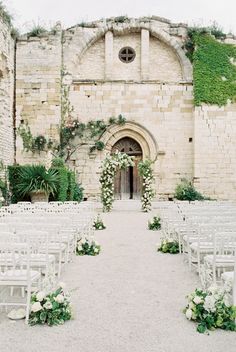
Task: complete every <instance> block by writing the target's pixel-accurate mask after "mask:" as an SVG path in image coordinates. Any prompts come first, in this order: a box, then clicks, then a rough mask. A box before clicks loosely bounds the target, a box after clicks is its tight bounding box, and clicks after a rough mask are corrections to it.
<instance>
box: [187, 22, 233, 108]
mask: <svg viewBox="0 0 236 352" xmlns="http://www.w3.org/2000/svg"><path fill="white" fill-rule="evenodd" d="M224 38H225V35H224V33H223V32H222V31H221V30H220V29H217V27H216V28H213V29H211V30H210V29H209V28H198V29H196V28H192V29H191V28H190V29H189V31H188V39H187V41H186V43H185V49H186V51H187V56H188V57H189V58H190V60H191V61H192V62H193V80H194V103H195V105H196V106H199V105H201V104H202V103H205V104H210V105H213V104H216V105H218V106H223V105H226V104H227V103H228V101H231V102H234V101H235V100H236V47H235V46H234V45H231V44H226V43H224V42H222V39H224Z"/></svg>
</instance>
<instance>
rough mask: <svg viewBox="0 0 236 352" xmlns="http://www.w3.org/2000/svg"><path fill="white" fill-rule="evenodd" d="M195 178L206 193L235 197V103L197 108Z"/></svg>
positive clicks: (219, 196) (197, 184) (220, 196)
mask: <svg viewBox="0 0 236 352" xmlns="http://www.w3.org/2000/svg"><path fill="white" fill-rule="evenodd" d="M194 134H195V135H194V149H195V150H194V156H195V170H194V176H195V178H194V180H195V185H196V187H197V188H198V189H199V190H200V191H202V192H203V193H204V194H207V195H209V196H210V197H212V198H217V199H236V104H229V105H228V106H226V107H217V106H206V105H203V106H202V107H198V108H196V109H195V123H194Z"/></svg>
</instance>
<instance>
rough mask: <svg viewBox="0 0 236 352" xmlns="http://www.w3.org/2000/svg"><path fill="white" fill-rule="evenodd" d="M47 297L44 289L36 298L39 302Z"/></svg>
mask: <svg viewBox="0 0 236 352" xmlns="http://www.w3.org/2000/svg"><path fill="white" fill-rule="evenodd" d="M45 297H46V294H45V292H44V291H39V292H38V293H37V295H36V299H37V301H39V302H42V301H43V300H44V298H45Z"/></svg>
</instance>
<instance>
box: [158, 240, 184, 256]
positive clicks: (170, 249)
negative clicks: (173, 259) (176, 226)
mask: <svg viewBox="0 0 236 352" xmlns="http://www.w3.org/2000/svg"><path fill="white" fill-rule="evenodd" d="M157 251H158V252H162V253H170V254H178V253H179V243H178V242H177V241H176V240H174V239H173V238H164V239H163V240H162V241H161V245H160V246H159V247H158V248H157Z"/></svg>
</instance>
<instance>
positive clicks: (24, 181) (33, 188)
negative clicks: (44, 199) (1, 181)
mask: <svg viewBox="0 0 236 352" xmlns="http://www.w3.org/2000/svg"><path fill="white" fill-rule="evenodd" d="M57 187H58V174H57V172H56V170H52V169H49V170H47V169H46V167H45V166H43V165H26V166H25V167H22V168H21V169H20V170H19V183H18V185H17V193H18V194H19V195H20V196H22V197H24V196H26V195H30V193H31V192H37V191H43V192H45V193H46V194H47V195H49V194H52V195H54V194H55V193H56V191H57Z"/></svg>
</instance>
